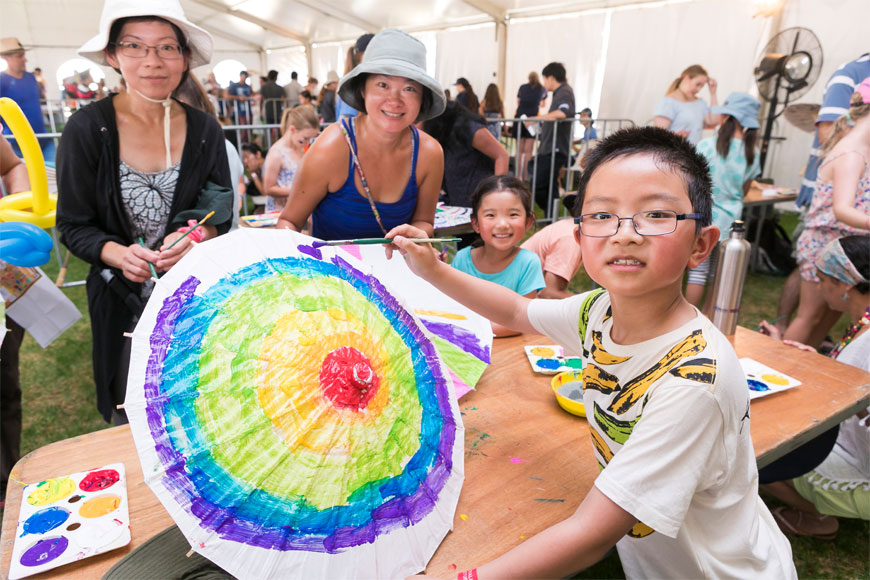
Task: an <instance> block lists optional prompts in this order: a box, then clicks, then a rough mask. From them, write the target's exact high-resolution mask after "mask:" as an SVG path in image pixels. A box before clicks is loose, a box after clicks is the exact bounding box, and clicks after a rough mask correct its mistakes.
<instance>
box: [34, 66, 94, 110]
mask: <svg viewBox="0 0 870 580" xmlns="http://www.w3.org/2000/svg"><path fill="white" fill-rule="evenodd" d="M33 77H34V78H35V79H36V84H38V85H39V100H40V101H41V102H43V103H44V102H45V101H46V96H45V95H46V89H47V88H48V87H47V85H46V84H45V78H44V77H43V76H42V69H41V68H39V67H36V68H35V69H33ZM100 82H103V81H102V80H101V81H100Z"/></svg>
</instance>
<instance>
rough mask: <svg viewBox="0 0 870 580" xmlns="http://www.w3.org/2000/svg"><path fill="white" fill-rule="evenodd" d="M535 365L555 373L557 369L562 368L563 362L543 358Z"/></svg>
mask: <svg viewBox="0 0 870 580" xmlns="http://www.w3.org/2000/svg"><path fill="white" fill-rule="evenodd" d="M535 364H536V365H538V366H539V367H541V368H542V369H546V370H548V371H554V370H556V369H557V368H559V367H560V366H562V361H560V360H559V359H555V358H542V359H541V360H539V361H538V362H536V363H535Z"/></svg>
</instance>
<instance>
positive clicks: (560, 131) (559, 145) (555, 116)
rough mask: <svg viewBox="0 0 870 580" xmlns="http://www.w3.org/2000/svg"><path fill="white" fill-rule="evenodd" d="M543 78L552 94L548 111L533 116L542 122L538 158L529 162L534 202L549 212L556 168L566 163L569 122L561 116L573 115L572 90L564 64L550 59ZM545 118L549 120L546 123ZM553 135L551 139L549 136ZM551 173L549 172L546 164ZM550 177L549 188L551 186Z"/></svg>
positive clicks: (556, 185)
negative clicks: (533, 176) (532, 174)
mask: <svg viewBox="0 0 870 580" xmlns="http://www.w3.org/2000/svg"><path fill="white" fill-rule="evenodd" d="M541 76H542V77H544V88H545V89H547V91H549V92H552V93H553V98H552V99H551V101H550V110H549V112H547V114H546V115H542V116H540V117H537V118H536V120H538V121H545V122H544V123H542V125H543V128H542V130H541V144H540V146H539V147H538V158H537V160H532V161H530V162H529V163H530V164H531V163H536V164H537V165H536V166H535V191H534V194H535V202H536V203H537V204H538V205H539V206H540V207H541V209H543V210H544V212H549V211H550V208H549V205H548V203H549V201H548V200H549V198H550V196H551V195H552V198H553V199H557V198H558V197H559V179H558V175H559V171H560V170H561V169H562V168H563V167H566V166H567V165H568V155H569V154H570V152H571V123H568V122H562V123H559V122H558V121H559V120H562V119H573V118H574V90H573V89H572V88H571V86H570V85H569V84H568V79H567V76H566V73H565V66H564V65H563V64H562V63H561V62H551V63H550V64H548V65H547V66H545V67H544V70H542V71H541ZM547 121H549V122H547ZM554 134H555V140H554V139H553V135H554ZM551 164H552V165H553V172H552V174H551V173H550V165H551ZM551 178H552V189H551Z"/></svg>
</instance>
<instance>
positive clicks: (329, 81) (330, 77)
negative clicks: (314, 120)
mask: <svg viewBox="0 0 870 580" xmlns="http://www.w3.org/2000/svg"><path fill="white" fill-rule="evenodd" d="M337 87H338V73H337V72H335V71H334V70H331V71H329V72H328V73H327V75H326V84H324V85H323V88H322V89H321V90H320V97H319V98H318V99H317V100H318V101H319V102H320V120H321V122H323V123H334V122H335V89H336V88H337Z"/></svg>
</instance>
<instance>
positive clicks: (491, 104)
mask: <svg viewBox="0 0 870 580" xmlns="http://www.w3.org/2000/svg"><path fill="white" fill-rule="evenodd" d="M483 110H484V111H486V112H487V113H498V114H499V115H500V116H504V103H502V100H501V95H499V94H498V86H497V85H496V84H495V83H489V85H487V87H486V92H485V93H484V94H483Z"/></svg>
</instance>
